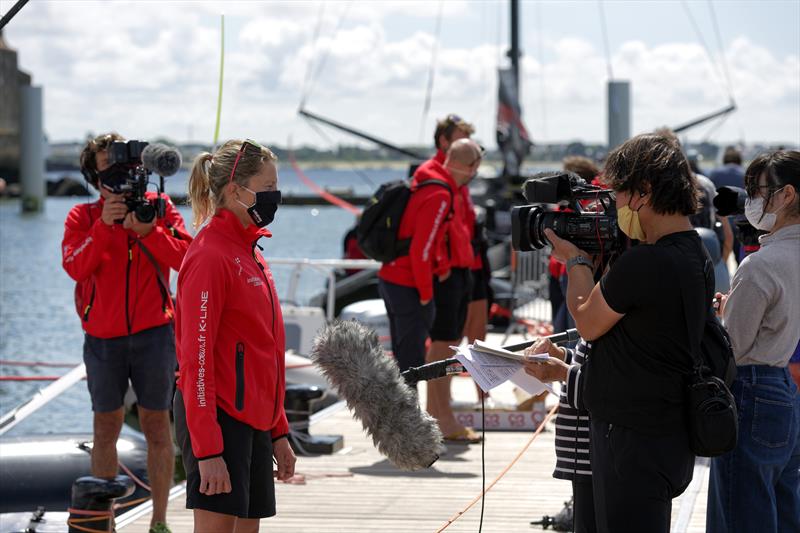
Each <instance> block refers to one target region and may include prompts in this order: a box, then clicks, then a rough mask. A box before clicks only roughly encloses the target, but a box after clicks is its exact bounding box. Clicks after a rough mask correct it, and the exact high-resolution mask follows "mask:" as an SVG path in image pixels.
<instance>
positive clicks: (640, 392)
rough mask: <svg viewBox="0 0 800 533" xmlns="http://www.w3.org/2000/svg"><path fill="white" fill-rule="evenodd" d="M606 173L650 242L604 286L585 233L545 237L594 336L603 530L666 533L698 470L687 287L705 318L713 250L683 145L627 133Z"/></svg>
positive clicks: (592, 401)
mask: <svg viewBox="0 0 800 533" xmlns="http://www.w3.org/2000/svg"><path fill="white" fill-rule="evenodd" d="M605 180H606V182H607V183H608V185H609V186H610V187H611V189H612V190H613V192H614V193H615V203H616V215H617V218H618V226H619V229H621V230H622V231H623V232H624V233H625V234H627V235H628V237H630V238H631V239H634V240H638V241H639V245H638V246H633V247H631V248H629V249H628V250H625V251H624V252H623V253H622V254H621V255H620V256H619V257H618V258H617V259H616V261H615V262H614V263H613V264H612V265H611V267H610V269H609V270H608V272H606V273H605V274H604V275H603V276H602V278H601V279H600V282H599V283H595V282H594V277H593V275H594V263H593V261H592V259H591V257H590V256H589V254H588V253H587V251H585V250H583V249H581V248H579V247H578V246H576V245H575V244H573V243H572V242H570V240H575V238H574V236H571V235H569V234H567V235H565V236H566V237H567V238H569V239H570V240H567V239H566V238H561V237H560V236H559V235H557V234H556V233H557V232H553V230H552V229H549V228H547V229H544V230H543V233H544V236H545V237H546V238H547V240H548V241H550V243H551V244H552V245H553V254H554V256H555V257H556V258H557V259H559V260H560V261H564V262H566V264H567V274H568V277H569V283H568V287H567V305H568V307H569V310H570V312H571V313H572V316H573V317H574V319H575V324H576V326H577V329H578V331H579V332H580V334H581V336H582V337H583V338H584V339H586V340H587V341H592V356H591V357H590V358H589V360H588V361H587V363H586V364H585V365H584V368H583V382H584V384H583V387H584V388H583V393H584V394H583V398H584V403H585V406H586V407H587V409H588V410H589V412H590V414H591V442H592V446H591V467H592V483H593V488H594V498H595V511H596V519H597V528H598V531H613V532H619V531H648V532H665V533H666V532H668V531H669V526H670V512H671V509H672V499H673V498H675V497H676V496H678V495H680V494H681V493H682V492H683V491H684V490H685V489H686V487H687V486H688V484H689V482H690V481H691V478H692V470H693V467H694V455H693V454H692V452H691V450H690V449H689V440H688V435H687V424H686V420H685V418H684V412H685V405H684V402H685V400H684V388H685V387H684V380H685V378H686V376H688V375H689V374H690V372H691V368H692V362H691V361H692V360H691V357H690V352H689V350H690V348H689V346H690V344H689V332H688V331H687V323H686V319H685V318H684V311H683V310H684V305H683V299H682V290H681V287H682V286H685V287H686V288H687V289H688V290H687V291H686V293H687V294H691V295H692V301H691V302H687V305H689V306H695V308H696V309H697V310H698V312H697V314H696V316H699V317H703V316H705V315H706V313H705V310H706V309H707V308H708V306H709V305H710V303H711V302H710V301H708V302H707V301H705V300H706V299H707V297H706V294H707V292H706V286H707V284H709V283H710V287H713V283H714V280H713V271H711V272H709V273H708V274H706V273H705V272H704V266H705V264H706V260H707V254H706V252H705V250H704V249H703V248H702V244H701V242H700V238H699V236H698V235H697V233H696V232H695V231H694V230H693V228H692V224H691V222H690V221H689V215H691V214H693V213H695V212H696V210H697V208H698V194H699V193H698V190H697V185H696V180H695V178H694V177H693V174H692V173H691V171H690V169H689V164H688V162H687V161H686V157H685V156H684V155H683V153H682V152H681V149H680V146H679V145H677V143H675V142H674V141H673V140H671V139H668V138H666V137H663V136H659V135H652V134H648V135H639V136H637V137H634V138H633V139H630V140H628V141H627V142H625V143H624V144H622V145H621V146H619V147H618V148H616V149H615V150H614V151H612V152H611V154H609V157H608V160H607V162H606V168H605ZM557 229H558V228H557ZM600 230H601V228H600V227H598V228H597V233H598V234H601V233H602V232H601V231H600ZM595 253H596V252H595ZM709 294H710V293H709ZM698 328H700V325H699V324H698Z"/></svg>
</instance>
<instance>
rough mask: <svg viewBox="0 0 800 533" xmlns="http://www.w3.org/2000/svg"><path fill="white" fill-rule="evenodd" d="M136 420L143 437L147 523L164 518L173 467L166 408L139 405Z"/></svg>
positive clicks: (165, 517)
mask: <svg viewBox="0 0 800 533" xmlns="http://www.w3.org/2000/svg"><path fill="white" fill-rule="evenodd" d="M139 422H140V424H141V425H142V431H143V432H144V436H145V438H146V439H147V475H148V477H149V478H150V489H151V494H152V497H153V515H152V517H151V518H150V525H151V526H153V525H154V524H155V523H156V522H164V523H166V522H167V499H168V497H169V489H170V487H171V486H172V476H173V470H174V467H175V450H174V449H173V447H172V434H171V433H170V430H169V411H166V410H164V411H153V410H151V409H145V408H143V407H139Z"/></svg>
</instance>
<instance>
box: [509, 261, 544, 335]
mask: <svg viewBox="0 0 800 533" xmlns="http://www.w3.org/2000/svg"><path fill="white" fill-rule="evenodd" d="M549 259H550V248H543V249H541V250H534V251H531V252H518V251H515V250H512V252H511V323H510V324H509V326H508V330H507V331H506V333H507V334H510V333H512V332H514V331H516V330H520V331H522V332H523V333H527V329H528V325H530V324H531V323H533V322H550V321H551V320H552V317H551V316H550V315H551V312H550V290H549V284H550V276H549V271H548V266H549Z"/></svg>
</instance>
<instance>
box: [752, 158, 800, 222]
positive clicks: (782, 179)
mask: <svg viewBox="0 0 800 533" xmlns="http://www.w3.org/2000/svg"><path fill="white" fill-rule="evenodd" d="M762 174H764V175H766V178H767V185H769V195H768V196H767V200H766V202H767V203H769V201H770V199H771V198H772V195H773V194H774V193H775V191H777V190H778V189H780V188H781V187H783V186H785V185H791V186H793V187H794V190H795V191H796V192H797V194H798V196H797V198H798V201H797V205H795V209H794V213H792V214H798V213H800V152H798V151H797V150H773V151H771V152H765V153H763V154H759V155H758V156H757V157H756V158H755V159H753V161H752V162H751V163H750V164H749V165H748V166H747V170H746V171H745V173H744V186H745V189H747V194H748V195H749V196H751V197H753V196H755V195H756V194H755V193H756V191H757V190H758V189H757V187H758V178H760V177H761V175H762Z"/></svg>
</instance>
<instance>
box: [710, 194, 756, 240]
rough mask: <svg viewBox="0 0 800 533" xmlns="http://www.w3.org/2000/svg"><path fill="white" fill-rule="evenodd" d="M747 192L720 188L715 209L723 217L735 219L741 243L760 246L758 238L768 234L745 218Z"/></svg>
mask: <svg viewBox="0 0 800 533" xmlns="http://www.w3.org/2000/svg"><path fill="white" fill-rule="evenodd" d="M746 200H747V192H746V191H745V190H744V189H741V188H739V187H730V186H725V187H720V188H718V189H717V196H715V197H714V208H715V209H716V211H717V214H718V215H719V216H721V217H727V216H730V217H733V223H734V225H735V226H736V229H737V230H738V237H739V242H741V243H742V244H743V245H745V246H758V238H759V237H760V236H761V235H764V234H765V233H767V232H766V231H761V230H758V229H756V228H754V227H753V226H751V225H750V223H749V222H748V221H747V217H746V216H744V203H745V201H746Z"/></svg>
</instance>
